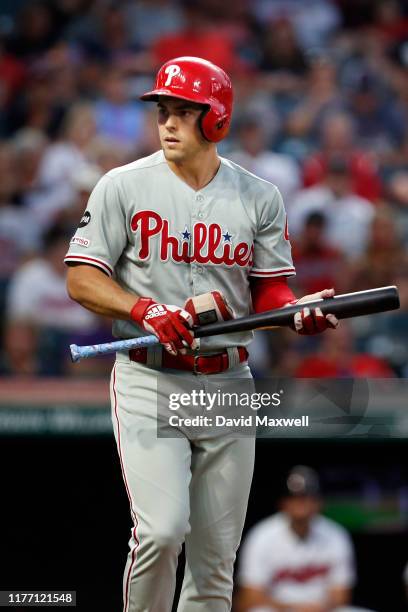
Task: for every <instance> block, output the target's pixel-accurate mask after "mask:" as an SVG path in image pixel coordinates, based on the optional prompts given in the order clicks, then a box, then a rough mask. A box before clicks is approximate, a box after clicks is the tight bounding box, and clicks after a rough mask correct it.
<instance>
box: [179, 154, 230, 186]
mask: <svg viewBox="0 0 408 612" xmlns="http://www.w3.org/2000/svg"><path fill="white" fill-rule="evenodd" d="M167 163H168V165H169V167H170V169H171V170H172V171H173V172H174V173H175V174H176V175H177V176H178V177H179V178H180V179H181V180H182V181H184V182H185V183H187V185H189V186H190V187H191V188H192V189H194V190H196V191H198V190H199V189H203V187H205V186H206V185H208V183H210V182H211V181H212V179H213V178H214V176H215V175H216V174H217V172H218V168H219V167H220V163H221V160H220V158H219V157H218V154H217V149H216V148H215V147H214V149H212V150H211V151H205V152H204V153H203V154H202V155H200V154H199V155H196V156H195V157H194V158H193V159H190V160H188V161H185V162H179V163H176V162H172V161H169V160H168V161H167Z"/></svg>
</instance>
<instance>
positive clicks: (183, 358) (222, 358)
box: [129, 346, 248, 374]
mask: <svg viewBox="0 0 408 612" xmlns="http://www.w3.org/2000/svg"><path fill="white" fill-rule="evenodd" d="M237 348H238V356H239V363H242V362H244V361H247V359H248V351H247V350H246V348H245V347H244V346H238V347H237ZM147 351H148V349H147V348H140V349H131V350H130V351H129V359H130V360H131V361H137V362H138V363H146V362H147ZM161 367H162V368H173V369H175V370H187V371H190V372H194V373H195V374H219V373H220V372H224V371H225V370H228V368H229V357H228V352H227V351H222V353H215V354H214V355H180V354H178V355H170V353H168V352H167V351H165V350H164V349H163V350H162V362H161Z"/></svg>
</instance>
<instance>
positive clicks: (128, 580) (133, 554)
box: [112, 365, 140, 612]
mask: <svg viewBox="0 0 408 612" xmlns="http://www.w3.org/2000/svg"><path fill="white" fill-rule="evenodd" d="M112 389H113V396H114V398H115V404H114V406H115V407H114V411H115V417H116V422H117V425H118V452H119V461H120V467H121V470H122V476H123V480H124V483H125V488H126V493H127V496H128V498H129V504H130V513H131V515H132V516H133V520H134V523H135V525H134V527H133V539H134V540H135V541H136V544H135V545H134V547H133V549H132V560H131V563H130V567H129V571H128V575H127V578H126V586H125V602H124V604H125V607H124V612H127V610H128V604H129V588H130V576H131V574H132V569H133V566H134V564H135V561H136V549H137V548H138V546H139V545H140V542H139V539H138V537H137V534H136V529H137V526H138V525H139V521H138V520H137V515H136V512H135V511H134V510H133V506H132V498H131V496H130V490H129V486H128V483H127V479H126V474H125V468H124V464H123V458H122V447H121V443H120V425H119V416H118V398H117V395H116V365H115V366H114V367H113V385H112Z"/></svg>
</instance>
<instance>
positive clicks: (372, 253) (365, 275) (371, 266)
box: [349, 208, 408, 291]
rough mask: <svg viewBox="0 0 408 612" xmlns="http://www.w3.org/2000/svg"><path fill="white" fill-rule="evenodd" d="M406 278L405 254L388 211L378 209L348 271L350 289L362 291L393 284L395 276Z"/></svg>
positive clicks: (390, 213) (407, 254)
mask: <svg viewBox="0 0 408 612" xmlns="http://www.w3.org/2000/svg"><path fill="white" fill-rule="evenodd" d="M397 270H398V273H399V274H400V273H401V272H405V274H408V253H407V252H406V250H405V249H404V247H403V246H402V243H401V240H400V237H399V235H398V231H397V227H396V224H395V222H394V220H393V215H392V211H391V209H390V208H381V209H379V210H378V211H377V212H376V215H375V217H374V219H373V221H372V223H371V227H370V232H369V236H368V243H367V248H366V249H365V252H364V253H363V254H362V256H361V257H360V258H359V259H358V260H356V261H355V262H354V265H353V266H351V268H350V281H349V282H350V289H351V290H353V291H362V290H363V289H371V288H372V287H384V286H386V285H393V284H395V274H396V272H397Z"/></svg>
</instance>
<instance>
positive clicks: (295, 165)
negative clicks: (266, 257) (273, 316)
mask: <svg viewBox="0 0 408 612" xmlns="http://www.w3.org/2000/svg"><path fill="white" fill-rule="evenodd" d="M179 55H198V56H201V57H205V58H207V59H209V60H211V61H213V62H215V63H216V64H218V65H220V66H222V67H223V68H224V69H225V70H227V71H228V72H229V73H230V74H231V76H232V78H233V83H234V87H235V100H236V102H235V109H234V117H233V125H232V130H231V133H230V136H229V137H228V138H227V139H226V140H225V141H223V142H222V143H221V146H220V147H219V151H220V154H221V155H225V156H226V157H229V158H231V159H232V160H234V161H236V162H237V163H239V164H241V165H243V166H244V167H246V168H247V169H249V170H250V171H252V172H254V173H255V174H258V175H259V176H261V177H263V178H266V179H268V180H270V181H272V182H273V183H275V184H276V185H277V186H278V187H279V189H280V190H281V192H282V194H283V197H284V201H285V205H286V208H287V211H288V217H289V230H290V234H291V240H292V245H293V255H294V262H295V265H296V268H297V277H296V279H295V281H294V290H295V292H296V293H297V295H299V296H300V295H303V294H306V293H311V292H314V291H316V290H319V289H322V288H325V287H332V286H334V287H335V288H336V291H337V293H342V292H346V291H358V290H363V289H367V288H371V287H378V286H384V285H393V284H397V285H398V286H399V289H400V294H401V305H402V307H401V310H400V311H399V312H397V313H395V314H392V315H390V314H386V315H377V316H372V317H367V318H361V319H356V320H354V321H352V322H344V323H343V324H342V326H341V329H339V331H338V332H336V333H335V334H334V333H330V332H329V333H327V334H324V335H323V336H322V337H315V338H312V339H310V340H306V339H305V338H300V339H299V338H298V337H297V336H296V335H295V334H293V333H292V332H290V331H289V332H285V331H281V332H279V333H273V334H272V333H269V334H264V335H262V334H257V336H256V340H255V342H254V344H253V350H252V367H253V369H254V372H255V374H257V375H265V374H274V375H279V376H295V375H296V376H306V377H312V376H366V377H394V376H397V377H405V376H406V375H408V342H407V340H408V256H407V253H408V251H407V246H408V133H407V125H408V124H407V117H408V6H407V4H406V2H403V1H402V0H401V1H398V0H377V1H376V0H308V1H307V2H305V1H304V0H234V1H227V0H225V1H224V2H222V3H220V2H219V1H218V0H195V1H191V0H180V1H178V2H177V1H175V0H148V1H147V0H117V1H115V2H108V1H106V0H48V1H41V2H37V1H35V0H34V1H30V2H28V1H24V0H13V1H12V2H11V0H3V1H2V3H1V9H0V249H1V258H0V321H1V323H2V329H1V344H0V356H1V359H0V372H1V373H2V374H38V375H56V376H60V375H72V373H73V370H72V366H71V365H70V363H69V360H68V358H67V345H68V344H69V343H71V342H77V343H90V342H92V343H93V342H97V341H102V340H103V339H105V338H109V337H110V323H109V321H101V320H100V319H97V318H96V317H94V316H93V315H92V314H91V313H88V312H86V311H85V310H84V309H82V308H81V307H80V306H78V305H77V304H75V303H73V302H71V301H70V300H69V298H68V297H67V295H66V291H65V279H64V276H65V270H64V265H63V263H62V259H63V256H64V254H65V252H66V249H67V245H68V242H69V239H70V237H71V236H72V234H73V233H74V231H75V228H76V226H77V224H78V222H79V219H80V218H81V216H82V212H83V210H84V208H85V205H86V201H87V198H88V196H89V194H90V192H91V190H92V188H93V187H94V185H95V183H96V182H97V181H98V179H99V177H100V176H101V175H102V174H103V173H105V172H107V171H108V170H110V169H111V168H113V167H116V166H119V165H121V164H124V163H127V162H129V161H131V160H134V159H136V158H138V157H141V156H144V155H149V154H150V153H152V152H154V151H155V150H157V149H158V148H159V142H158V139H157V135H156V125H155V112H156V111H155V109H154V108H151V107H150V105H143V104H142V103H141V102H139V100H138V96H139V95H140V94H141V93H142V92H143V91H145V90H146V89H148V88H149V87H150V85H151V83H152V79H153V76H154V73H155V71H156V69H157V68H158V67H159V66H160V65H161V64H162V63H163V62H164V61H166V60H167V59H169V58H170V57H174V56H179ZM110 363H111V361H110V359H106V360H104V359H99V360H97V359H95V360H90V361H89V363H85V362H84V364H83V366H81V368H80V369H78V368H76V369H75V374H76V375H77V376H78V375H93V376H95V375H96V376H98V375H105V374H106V373H107V372H108V370H109V368H110Z"/></svg>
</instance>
